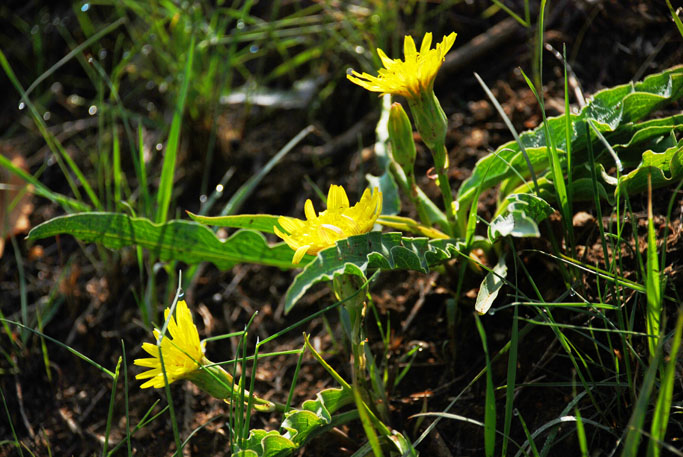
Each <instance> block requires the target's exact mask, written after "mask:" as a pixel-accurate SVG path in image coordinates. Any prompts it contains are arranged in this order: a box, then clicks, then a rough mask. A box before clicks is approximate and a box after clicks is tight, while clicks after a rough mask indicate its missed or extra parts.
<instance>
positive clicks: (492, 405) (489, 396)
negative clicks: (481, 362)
mask: <svg viewBox="0 0 683 457" xmlns="http://www.w3.org/2000/svg"><path fill="white" fill-rule="evenodd" d="M474 322H475V323H476V324H477V330H478V331H479V337H480V338H481V345H482V347H483V349H484V357H486V403H485V405H484V451H485V453H486V457H492V456H493V453H494V452H495V450H496V396H495V393H494V387H493V373H492V368H491V357H489V349H488V345H487V344H486V332H485V331H484V326H483V325H482V324H481V318H480V317H479V315H477V314H476V313H475V314H474Z"/></svg>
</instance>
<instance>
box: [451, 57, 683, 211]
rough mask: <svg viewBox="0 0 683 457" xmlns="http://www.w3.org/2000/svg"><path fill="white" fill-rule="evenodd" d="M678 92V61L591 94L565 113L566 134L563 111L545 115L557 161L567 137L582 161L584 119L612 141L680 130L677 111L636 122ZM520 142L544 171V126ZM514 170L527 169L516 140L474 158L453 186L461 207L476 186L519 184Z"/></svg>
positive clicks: (682, 69)
mask: <svg viewBox="0 0 683 457" xmlns="http://www.w3.org/2000/svg"><path fill="white" fill-rule="evenodd" d="M681 96H683V66H677V67H673V68H670V69H668V70H665V71H663V72H661V73H658V74H655V75H651V76H648V77H647V78H645V79H644V80H643V81H641V82H638V83H635V84H633V83H629V84H624V85H621V86H616V87H613V88H609V89H604V90H602V91H600V92H598V93H596V94H595V95H594V96H593V98H592V99H591V100H590V101H589V103H588V104H587V105H586V106H585V107H584V108H583V109H582V110H581V112H580V113H579V114H569V119H570V121H571V122H570V125H571V132H569V135H567V134H566V129H567V127H566V124H567V122H566V121H567V119H566V116H567V115H562V116H557V117H554V118H549V119H548V121H547V124H548V131H549V136H550V137H551V138H552V140H553V143H554V144H555V146H556V148H557V150H558V154H559V155H560V161H561V163H562V166H563V167H564V166H565V164H566V153H565V151H566V145H567V138H569V141H570V142H571V146H572V154H573V156H574V157H575V158H576V159H575V160H574V162H575V163H581V162H582V158H583V156H584V155H585V151H586V138H585V135H582V134H581V135H580V134H579V128H578V127H579V126H580V124H582V123H584V122H586V120H589V119H590V120H592V121H593V123H594V125H595V127H596V129H597V130H598V131H600V132H601V133H602V134H603V136H605V138H606V139H607V140H608V141H609V142H610V144H613V145H627V146H629V145H630V146H634V145H635V144H638V143H642V142H643V141H646V140H653V139H655V138H656V137H657V136H661V135H663V134H665V133H666V132H668V131H670V130H671V129H674V130H675V131H680V129H681V127H680V125H681V122H682V119H681V117H680V116H671V117H668V118H665V119H661V120H655V121H648V122H642V123H638V121H639V120H640V119H642V118H644V117H645V116H647V115H648V114H650V113H651V112H652V111H653V110H654V109H656V108H657V107H658V106H660V105H661V104H663V103H665V102H672V101H675V100H677V99H679V98H680V97H681ZM592 140H593V139H592V138H591V141H592ZM520 142H521V143H522V144H523V146H524V147H525V149H526V151H527V153H528V154H529V159H530V161H531V164H532V167H533V169H534V170H535V171H537V172H542V171H544V170H547V168H548V162H547V155H546V146H547V145H548V142H547V139H546V135H545V132H544V126H543V125H541V126H538V127H536V128H535V129H534V130H531V131H527V132H524V133H522V134H521V135H520ZM518 174H520V175H522V176H528V175H529V170H528V167H527V164H526V161H525V160H524V157H523V155H522V152H521V149H520V147H519V145H518V144H517V143H516V142H514V141H510V142H508V143H506V144H504V145H502V146H500V147H499V148H498V149H497V150H496V151H495V152H494V153H492V154H490V155H488V156H486V157H484V158H482V159H481V160H479V161H478V162H477V164H476V166H475V168H474V170H473V172H472V176H470V178H468V179H467V180H466V181H465V182H463V184H462V185H461V186H460V189H459V191H458V201H459V204H460V206H461V207H463V205H465V206H467V205H469V203H470V202H471V200H472V199H473V198H474V196H475V194H476V191H477V188H479V186H481V190H485V189H488V188H490V187H493V186H495V185H497V184H499V183H501V182H503V181H504V180H506V179H509V178H512V181H514V184H513V185H511V186H508V189H512V188H514V187H515V186H517V185H518V183H519V181H518V178H517V175H518Z"/></svg>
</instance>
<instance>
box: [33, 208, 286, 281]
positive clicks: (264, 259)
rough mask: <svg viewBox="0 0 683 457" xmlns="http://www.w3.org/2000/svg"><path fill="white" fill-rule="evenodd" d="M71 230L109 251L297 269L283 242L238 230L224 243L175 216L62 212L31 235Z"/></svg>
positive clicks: (222, 265) (222, 266)
mask: <svg viewBox="0 0 683 457" xmlns="http://www.w3.org/2000/svg"><path fill="white" fill-rule="evenodd" d="M58 234H69V235H73V236H74V237H76V238H78V239H79V240H82V241H87V242H95V243H100V244H102V245H103V246H105V247H107V248H110V249H119V248H122V247H124V246H131V245H137V246H140V247H143V248H147V249H149V250H150V252H151V253H152V255H153V256H154V257H156V258H159V259H161V260H164V261H166V260H179V261H182V262H185V263H188V264H196V263H199V262H204V261H207V262H212V263H213V264H214V265H216V266H217V267H218V268H220V269H228V268H231V267H232V266H233V265H235V264H237V263H242V262H249V263H258V264H262V265H271V266H275V267H280V268H295V267H296V265H292V250H291V249H290V248H289V246H287V245H285V244H284V243H279V244H276V245H273V246H270V245H268V243H267V242H266V239H265V238H264V237H263V235H262V234H260V233H258V232H255V231H252V230H240V231H238V232H236V233H235V234H234V235H232V236H231V237H229V238H228V239H226V240H224V241H222V240H220V239H218V237H217V236H216V235H215V234H214V233H213V232H212V231H211V230H210V229H209V228H207V227H205V226H203V225H201V224H199V223H197V222H193V221H183V220H174V221H170V222H166V223H163V224H154V223H153V222H152V221H150V220H149V219H144V218H136V217H130V216H128V215H126V214H119V213H94V212H93V213H80V214H73V215H69V216H61V217H56V218H54V219H51V220H49V221H47V222H44V223H42V224H40V225H38V226H37V227H35V228H33V230H31V231H30V232H29V234H28V238H29V239H31V240H36V239H40V238H47V237H49V236H54V235H58Z"/></svg>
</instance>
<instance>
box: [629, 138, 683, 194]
mask: <svg viewBox="0 0 683 457" xmlns="http://www.w3.org/2000/svg"><path fill="white" fill-rule="evenodd" d="M648 175H651V176H652V188H653V189H656V188H658V187H663V186H666V185H668V184H670V183H671V181H673V180H678V179H680V178H681V177H683V140H681V141H679V143H678V144H677V145H676V146H674V147H671V148H668V149H667V150H665V151H664V152H661V153H657V152H653V151H651V150H650V151H645V152H643V155H642V160H641V162H640V164H639V165H638V167H637V168H636V169H635V170H633V171H631V172H630V173H628V174H626V175H624V176H622V177H621V179H620V180H619V185H620V186H621V187H625V188H626V190H627V191H628V195H634V194H636V193H638V192H643V191H645V190H646V189H647V180H648Z"/></svg>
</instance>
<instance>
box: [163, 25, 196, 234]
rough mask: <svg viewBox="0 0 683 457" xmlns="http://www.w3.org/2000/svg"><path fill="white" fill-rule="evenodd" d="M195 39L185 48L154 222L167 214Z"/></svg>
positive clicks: (190, 74) (164, 218) (190, 75)
mask: <svg viewBox="0 0 683 457" xmlns="http://www.w3.org/2000/svg"><path fill="white" fill-rule="evenodd" d="M195 40H196V38H195V36H194V35H192V40H190V46H189V48H188V50H187V61H186V62H185V72H184V73H183V85H182V87H181V88H180V94H178V100H177V102H176V106H175V112H174V113H173V121H172V123H171V131H170V132H169V134H168V143H167V144H166V153H165V154H164V163H163V165H162V168H161V181H160V182H159V190H158V192H157V212H156V219H155V220H156V222H164V221H165V220H166V218H167V216H168V207H169V205H170V203H171V194H172V193H173V175H174V174H175V162H176V157H177V155H178V147H179V143H180V129H181V127H182V122H183V111H184V110H185V100H186V99H187V92H188V88H189V86H190V78H191V77H192V61H193V60H194V48H195Z"/></svg>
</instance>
